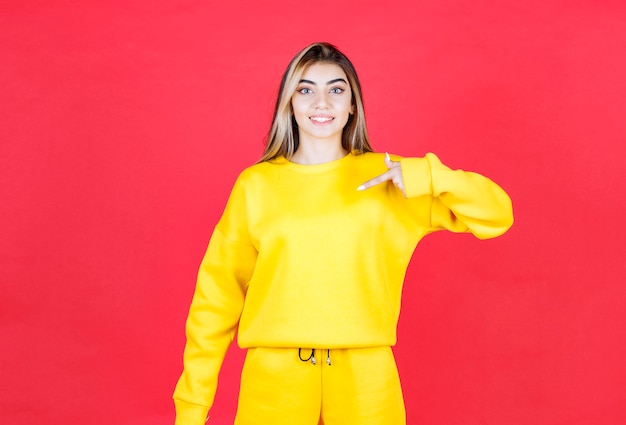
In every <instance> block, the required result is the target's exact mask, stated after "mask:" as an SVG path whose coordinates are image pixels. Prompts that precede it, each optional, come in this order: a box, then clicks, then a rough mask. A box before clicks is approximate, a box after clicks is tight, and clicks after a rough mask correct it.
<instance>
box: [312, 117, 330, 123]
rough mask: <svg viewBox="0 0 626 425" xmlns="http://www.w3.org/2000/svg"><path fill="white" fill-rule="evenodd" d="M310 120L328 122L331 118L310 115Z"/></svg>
mask: <svg viewBox="0 0 626 425" xmlns="http://www.w3.org/2000/svg"><path fill="white" fill-rule="evenodd" d="M311 120H312V121H317V122H328V121H331V120H332V118H328V117H311Z"/></svg>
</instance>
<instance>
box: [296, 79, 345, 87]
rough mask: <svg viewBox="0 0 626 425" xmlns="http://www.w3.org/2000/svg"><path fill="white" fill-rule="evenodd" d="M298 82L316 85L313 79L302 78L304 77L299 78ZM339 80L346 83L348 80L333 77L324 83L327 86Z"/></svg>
mask: <svg viewBox="0 0 626 425" xmlns="http://www.w3.org/2000/svg"><path fill="white" fill-rule="evenodd" d="M300 82H301V83H307V84H312V85H314V86H316V85H317V83H315V82H314V81H311V80H304V79H302V80H300ZM339 82H342V83H345V84H348V82H347V81H346V80H344V79H343V78H335V79H334V80H330V81H328V82H326V85H327V86H329V85H331V84H335V83H339Z"/></svg>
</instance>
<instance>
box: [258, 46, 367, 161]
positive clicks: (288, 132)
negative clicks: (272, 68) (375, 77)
mask: <svg viewBox="0 0 626 425" xmlns="http://www.w3.org/2000/svg"><path fill="white" fill-rule="evenodd" d="M316 63H330V64H334V65H338V66H339V67H340V68H341V69H342V70H343V72H344V73H345V74H346V77H347V78H348V84H349V85H350V89H351V91H352V105H353V106H354V113H353V114H352V115H350V118H349V119H348V122H347V123H346V125H345V127H344V129H343V134H342V137H341V145H342V147H343V148H344V149H345V150H346V151H348V152H352V153H355V154H361V153H364V152H372V147H371V146H370V142H369V136H368V135H367V127H366V125H365V109H364V107H363V95H362V92H361V83H360V81H359V77H358V76H357V73H356V69H354V65H352V62H350V60H349V59H348V58H347V57H346V55H344V54H343V53H341V52H340V51H339V49H337V48H336V47H335V46H333V45H332V44H329V43H314V44H311V45H310V46H307V47H305V48H304V49H303V50H302V51H300V52H299V53H298V54H297V55H296V56H295V57H294V58H293V59H292V60H291V62H290V63H289V66H287V69H286V70H285V73H284V74H283V78H282V80H281V82H280V89H279V93H278V98H277V100H276V107H275V109H274V117H273V119H272V126H271V127H270V131H269V133H268V135H267V141H266V145H265V151H264V152H263V156H262V158H261V159H260V160H259V162H263V161H269V160H272V159H274V158H277V157H279V156H283V157H285V158H287V159H289V158H291V157H292V156H293V154H294V153H295V151H296V150H297V149H298V145H299V137H298V124H297V123H296V120H295V118H294V115H293V109H292V107H291V98H292V96H293V94H294V93H295V91H296V88H297V86H298V84H299V82H300V79H301V78H302V74H303V73H304V71H305V70H306V69H307V68H308V67H309V66H310V65H313V64H316Z"/></svg>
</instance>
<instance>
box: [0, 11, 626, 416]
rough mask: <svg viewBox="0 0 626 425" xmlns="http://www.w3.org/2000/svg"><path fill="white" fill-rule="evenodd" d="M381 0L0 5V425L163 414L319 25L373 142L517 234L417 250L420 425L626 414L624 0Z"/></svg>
mask: <svg viewBox="0 0 626 425" xmlns="http://www.w3.org/2000/svg"><path fill="white" fill-rule="evenodd" d="M104 3H107V4H106V5H103V4H104ZM368 3H369V2H363V1H359V2H356V1H355V2H341V3H339V2H322V3H319V2H317V3H311V4H303V3H301V2H294V1H291V0H270V1H267V2H260V1H252V0H247V1H239V2H219V3H218V2H213V1H182V2H171V1H160V0H158V1H155V0H152V1H141V0H131V1H124V2H121V1H117V2H112V1H110V2H95V1H83V2H76V1H72V2H69V1H57V2H43V1H34V0H23V1H20V2H17V1H14V2H11V4H9V2H2V5H1V6H0V82H1V86H0V96H1V101H0V261H1V266H0V285H1V295H0V338H1V344H2V349H1V350H0V367H1V373H2V379H1V381H0V382H1V384H0V422H1V423H7V424H8V423H10V424H12V425H22V424H32V423H35V422H37V423H47V424H64V425H73V424H85V423H89V424H91V425H99V424H107V425H108V424H116V425H124V424H133V425H143V424H146V425H147V424H150V425H156V424H172V423H173V405H172V403H171V400H170V397H171V393H172V391H173V387H174V384H175V381H176V379H177V377H178V375H179V373H180V371H181V357H182V349H183V344H184V321H185V318H186V314H187V309H188V306H189V302H190V298H191V295H192V292H193V288H194V284H195V274H196V270H197V267H198V265H199V262H200V259H201V257H202V254H203V252H204V248H205V246H206V243H207V241H208V238H209V236H210V233H211V230H212V227H213V225H214V224H215V222H216V220H217V219H218V217H219V215H220V213H221V211H222V208H223V205H224V202H225V200H226V198H227V196H228V193H229V190H230V187H231V185H232V183H233V181H234V179H235V177H236V175H237V174H238V172H239V171H240V170H241V169H242V168H244V167H245V166H247V165H249V164H251V163H253V162H254V161H255V160H256V159H257V158H258V157H259V156H260V153H261V150H262V140H263V137H264V135H265V133H266V131H267V129H268V126H269V122H270V118H271V112H272V106H273V105H272V104H273V101H274V97H275V95H276V90H277V86H278V81H279V78H280V76H281V73H282V71H283V69H284V67H285V66H286V64H287V62H288V61H289V59H290V58H291V57H292V55H293V54H295V52H296V51H298V50H299V49H300V48H302V47H304V46H305V45H306V44H308V43H310V42H312V41H317V40H327V41H331V42H333V43H335V44H337V45H338V46H339V47H340V48H341V49H342V50H344V51H345V52H346V53H347V54H348V55H349V56H350V57H351V58H352V59H353V61H354V63H355V64H356V66H357V68H358V70H359V72H360V75H361V78H362V82H363V84H364V89H365V100H366V108H367V112H368V120H369V126H370V131H371V135H372V138H373V143H374V146H375V148H376V149H377V150H380V151H385V150H388V151H390V152H393V153H397V154H401V155H422V154H424V153H425V152H427V151H434V152H436V153H437V154H438V155H439V156H440V157H441V158H442V159H443V160H444V162H446V163H447V164H449V165H451V166H453V167H455V168H457V167H462V168H464V169H470V170H476V171H480V172H483V173H484V174H486V175H488V176H490V177H492V178H493V179H494V180H496V181H497V182H499V183H500V184H501V185H502V186H503V187H504V188H505V189H506V190H507V191H508V192H509V193H510V195H511V197H512V199H513V201H514V208H515V214H516V223H515V225H514V227H513V228H512V229H511V231H510V232H509V233H507V234H506V235H505V236H503V237H502V238H499V239H495V240H491V241H484V242H482V241H478V240H476V239H474V238H472V237H470V236H467V235H452V234H444V233H440V234H436V235H432V236H430V237H428V238H427V239H426V240H424V241H423V243H422V244H421V245H420V246H419V247H418V249H417V251H416V255H415V257H414V260H413V262H412V263H411V267H410V269H409V272H408V275H407V280H406V286H405V292H404V300H403V312H402V317H401V320H400V326H399V341H400V342H399V345H398V346H397V347H396V349H395V351H396V354H397V359H398V364H399V368H400V372H401V376H402V383H403V387H404V389H405V397H406V402H407V410H408V420H409V424H422V425H428V424H433V425H435V424H436V425H441V424H446V425H448V424H459V425H461V424H462V425H474V424H475V425H479V424H480V425H482V424H507V425H528V424H550V425H552V424H554V425H557V424H559V425H560V424H594V425H602V424H606V425H615V424H619V423H625V421H626V407H625V406H626V392H625V391H624V388H625V387H626V367H625V366H624V365H625V363H624V359H625V358H626V342H624V341H625V339H624V330H625V328H626V313H625V312H624V304H625V301H626V289H625V288H624V284H623V280H624V277H625V275H626V273H625V271H626V270H625V269H626V268H625V266H624V264H625V262H624V260H623V259H622V257H624V254H625V253H626V249H625V242H624V241H625V240H626V232H625V230H624V218H623V217H624V214H625V212H626V203H625V201H624V199H625V195H626V191H625V190H624V182H625V181H626V179H625V178H624V177H625V176H624V174H625V173H624V168H623V164H624V160H623V158H624V155H625V154H626V149H625V147H624V145H625V142H626V119H625V118H626V117H625V111H626V77H625V76H626V56H625V55H624V52H625V51H626V47H625V46H626V3H624V2H623V1H602V0H594V1H591V0H590V1H578V2H571V1H565V0H563V1H556V0H543V1H538V0H529V1H525V2H522V1H498V2H494V1H487V0H474V1H471V2H470V1H461V0H441V1H437V2H431V1H421V0H420V1H410V0H405V1H397V2H371V4H368ZM241 359H242V354H241V352H239V351H238V350H237V349H234V350H232V351H231V354H230V355H229V357H228V359H227V362H226V366H225V369H224V371H223V377H222V380H221V387H220V392H219V394H218V399H217V402H216V406H215V408H214V409H213V418H214V419H213V421H212V423H215V424H227V423H232V422H229V420H231V418H232V416H233V414H234V409H235V403H236V388H237V385H238V382H237V375H238V368H239V367H240V363H241Z"/></svg>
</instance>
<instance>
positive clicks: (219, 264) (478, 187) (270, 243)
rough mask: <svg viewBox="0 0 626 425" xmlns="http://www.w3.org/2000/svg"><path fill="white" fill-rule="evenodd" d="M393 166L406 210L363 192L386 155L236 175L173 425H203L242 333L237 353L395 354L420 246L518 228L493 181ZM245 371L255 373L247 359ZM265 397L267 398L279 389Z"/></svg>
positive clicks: (436, 165)
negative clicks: (447, 234) (449, 236)
mask: <svg viewBox="0 0 626 425" xmlns="http://www.w3.org/2000/svg"><path fill="white" fill-rule="evenodd" d="M395 159H397V160H400V162H401V164H402V175H403V179H404V184H405V191H406V194H407V197H406V198H405V197H404V195H403V194H402V192H401V191H399V190H398V189H397V188H396V187H395V186H393V185H392V184H390V183H385V184H381V185H378V186H375V187H372V188H370V189H367V190H364V191H357V190H356V188H357V187H358V186H359V185H360V184H361V183H363V182H365V181H366V180H369V179H371V178H373V177H375V176H377V175H380V174H382V173H383V172H385V171H386V170H387V167H386V165H385V162H384V159H383V155H381V154H375V153H366V154H362V155H354V154H350V155H347V156H345V157H344V158H342V159H339V160H336V161H332V162H328V163H324V164H318V165H300V164H295V163H291V162H289V161H287V160H285V159H284V158H280V159H277V160H274V161H270V162H263V163H260V164H256V165H253V166H252V167H249V168H248V169H246V170H244V171H243V172H242V173H241V175H240V176H239V178H238V179H237V182H236V183H235V186H234V188H233V191H232V193H231V196H230V199H229V201H228V203H227V206H226V209H225V211H224V214H223V216H222V218H221V219H220V221H219V222H218V224H217V225H216V227H215V231H214V232H213V235H212V237H211V240H210V242H209V246H208V249H207V252H206V255H205V257H204V259H203V261H202V264H201V266H200V270H199V273H198V282H197V286H196V291H195V294H194V298H193V301H192V304H191V308H190V312H189V318H188V320H187V345H186V347H185V354H184V371H183V374H182V376H181V378H180V380H179V382H178V384H177V387H176V390H175V392H174V400H175V404H176V412H177V418H176V424H177V425H200V424H202V423H204V421H205V418H206V415H207V412H208V410H209V408H210V406H211V404H212V403H213V397H214V394H215V389H216V386H217V375H218V372H219V369H220V366H221V363H222V360H223V358H224V355H225V353H226V350H227V348H228V346H229V345H230V343H231V342H232V340H233V338H234V335H235V332H236V331H238V342H239V345H240V346H241V347H242V348H257V347H261V348H294V349H296V350H295V352H296V353H297V351H298V350H297V349H298V348H303V349H305V348H312V347H313V348H314V347H317V348H318V351H319V352H320V354H321V350H322V349H323V350H328V349H330V352H331V356H332V354H333V353H334V352H335V350H337V351H340V350H339V349H352V348H375V347H387V349H388V347H390V346H392V345H394V344H395V342H396V324H397V320H398V315H399V313H400V296H401V290H402V283H403V280H404V274H405V272H406V267H407V265H408V263H409V260H410V258H411V255H412V253H413V251H414V249H415V246H416V245H417V243H418V242H419V240H420V239H421V238H422V237H424V236H425V235H427V234H429V233H432V232H434V231H437V230H443V229H447V230H451V231H453V232H471V233H472V234H474V235H475V236H477V237H478V238H481V239H485V238H490V237H496V236H498V235H500V234H502V233H504V232H505V231H506V230H507V229H508V228H509V227H510V226H511V224H512V222H513V215H512V210H511V201H510V199H509V197H508V195H507V194H506V193H505V192H504V191H503V190H502V189H501V188H500V187H499V186H498V185H496V184H495V183H493V182H492V181H491V180H489V179H487V178H486V177H483V176H481V175H479V174H476V173H471V172H465V171H462V170H451V169H450V168H448V167H446V166H445V165H443V164H442V163H441V162H440V161H439V159H438V158H437V157H436V156H435V155H434V154H427V155H426V156H425V157H423V158H400V159H398V158H395ZM287 351H289V352H293V350H287ZM249 355H250V353H249ZM292 356H293V355H292ZM391 359H392V360H393V358H391ZM295 360H296V361H297V362H299V363H300V364H299V365H298V366H303V367H309V368H310V367H311V365H310V364H307V363H304V362H301V361H300V360H299V359H298V358H297V357H296V358H295ZM320 360H322V359H320ZM246 364H247V365H248V364H254V363H253V362H251V361H249V359H248V358H247V359H246ZM336 366H337V367H336ZM246 367H247V368H248V369H251V370H257V372H254V373H253V374H252V375H257V374H259V373H260V371H258V368H254V367H253V366H246ZM246 367H245V368H246ZM335 367H336V368H339V366H338V365H335V364H333V365H332V366H330V367H328V368H326V370H330V369H331V368H335ZM245 368H244V369H245ZM288 369H289V367H288V366H287V365H285V370H288ZM315 369H316V370H324V369H322V368H321V367H316V368H315ZM373 369H376V366H375V365H371V366H370V367H368V368H366V369H363V370H362V371H361V372H362V373H363V374H368V373H371V371H372V370H373ZM393 369H394V370H395V364H394V366H393ZM321 373H323V372H321ZM353 373H354V374H355V376H358V374H359V370H355V371H353ZM247 376H251V375H250V374H249V373H246V370H244V374H243V377H242V390H241V395H242V400H240V411H239V412H238V418H243V417H244V416H245V412H244V411H243V410H242V409H243V406H244V405H246V406H247V403H248V402H250V403H252V401H250V400H246V398H245V394H246V392H247V391H248V388H247V387H248V386H250V392H253V390H252V388H253V387H254V384H253V383H251V382H249V381H251V380H252V378H251V379H247V378H246V377H247ZM287 378H288V376H287ZM244 384H245V385H244ZM261 385H263V386H264V387H265V388H266V391H281V389H280V388H282V387H280V388H274V387H272V385H273V384H272V383H271V382H263V383H261ZM294 385H295V387H294V388H293V390H291V389H290V390H289V391H290V392H291V393H293V394H290V395H289V396H294V397H297V396H298V391H297V389H298V388H299V384H298V383H294ZM301 385H302V386H303V387H304V386H306V385H305V384H301ZM308 391H309V389H304V388H302V389H301V393H302V394H306V393H307V392H308ZM374 393H375V392H374ZM374 393H372V394H370V396H373V395H375V394H374ZM344 396H345V394H342V397H344ZM378 396H379V397H380V394H378ZM320 397H323V392H322V395H321V396H320ZM400 399H401V396H400ZM313 400H316V399H315V398H313ZM364 400H365V401H366V402H367V403H372V402H374V401H375V399H374V398H367V397H366V398H365V399H364ZM242 403H243V404H242ZM322 404H324V403H322ZM275 408H276V409H281V411H282V410H283V409H284V406H277V407H275ZM245 409H250V407H245ZM245 409H244V410H245ZM318 411H319V405H318ZM322 415H324V412H322ZM238 420H239V419H238ZM255 420H256V421H257V422H256V423H259V424H266V423H272V424H274V423H277V422H273V420H270V421H266V420H265V419H263V418H256V419H255ZM268 420H269V419H268ZM240 423H242V424H243V423H245V424H248V423H252V422H250V421H248V420H246V421H244V420H243V419H241V421H240ZM285 423H288V422H285ZM289 423H294V422H289ZM298 423H302V424H307V423H310V422H306V421H304V420H303V421H301V422H298ZM326 423H327V425H331V424H333V423H343V424H349V423H350V422H347V421H345V420H344V421H339V422H329V420H328V419H326ZM354 423H372V424H373V423H381V424H382V423H390V424H393V423H400V422H383V421H381V420H380V419H379V420H378V422H376V421H375V420H373V421H371V422H359V421H357V420H355V422H354ZM311 424H312V425H315V423H311Z"/></svg>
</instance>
